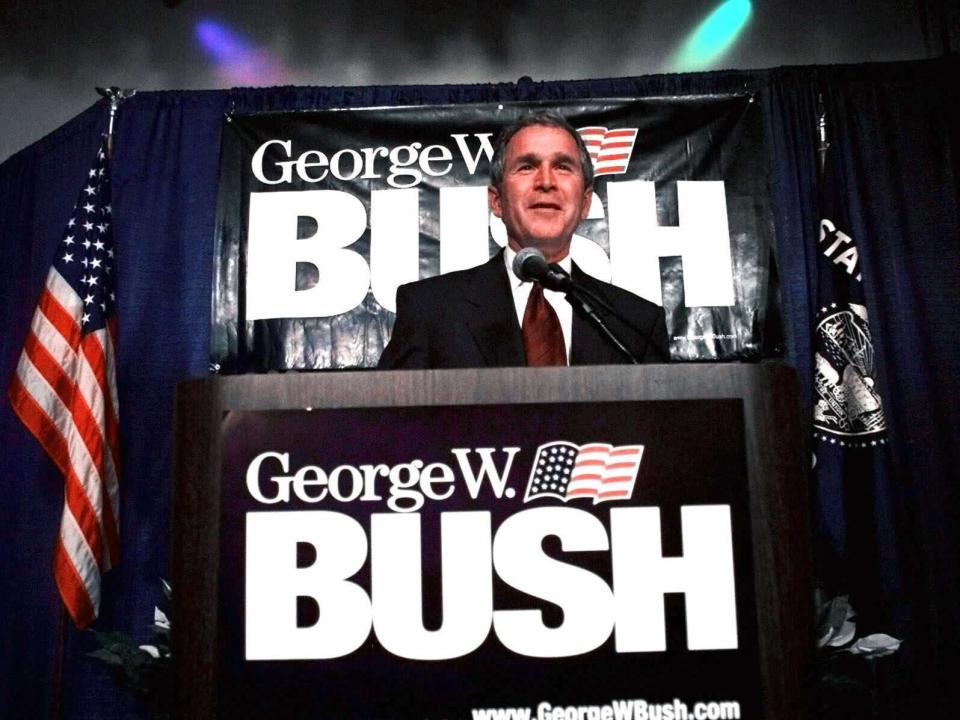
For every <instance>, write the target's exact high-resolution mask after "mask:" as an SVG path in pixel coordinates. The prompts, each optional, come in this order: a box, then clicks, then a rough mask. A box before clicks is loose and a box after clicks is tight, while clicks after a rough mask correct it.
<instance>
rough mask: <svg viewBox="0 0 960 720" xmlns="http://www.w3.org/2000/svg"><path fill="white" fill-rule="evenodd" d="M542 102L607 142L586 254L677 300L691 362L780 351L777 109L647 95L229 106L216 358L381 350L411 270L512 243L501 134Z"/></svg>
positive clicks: (325, 360) (457, 265)
mask: <svg viewBox="0 0 960 720" xmlns="http://www.w3.org/2000/svg"><path fill="white" fill-rule="evenodd" d="M534 109H549V110H555V111H557V112H559V113H561V114H562V115H564V116H565V117H566V118H567V120H568V121H569V122H570V123H571V124H572V125H573V126H574V127H575V128H576V129H577V131H578V132H579V133H580V134H581V135H582V136H583V138H584V140H585V142H586V143H587V146H588V148H589V149H590V152H591V158H592V161H593V164H594V169H595V173H596V179H595V181H594V199H593V203H592V206H591V208H590V212H589V216H588V217H587V219H586V220H584V221H583V222H582V223H581V224H580V227H579V228H578V229H577V231H576V234H575V236H574V238H573V244H572V247H571V254H572V256H573V259H574V261H575V262H576V263H577V264H578V265H579V266H580V267H581V268H582V269H583V270H585V271H586V272H588V273H589V274H591V275H593V276H595V277H597V278H599V279H601V280H605V281H608V282H612V283H613V284H615V285H618V286H620V287H623V288H625V289H627V290H629V291H631V292H634V293H635V294H637V295H640V296H641V297H644V298H646V299H648V300H651V301H652V302H655V303H657V304H659V305H662V306H663V307H664V310H665V312H666V320H667V330H668V334H669V337H670V352H671V356H672V358H673V359H675V360H731V359H740V360H744V359H758V358H761V357H767V356H772V355H776V354H778V353H780V352H781V349H780V347H779V334H778V332H773V333H769V332H768V330H767V328H771V327H772V328H777V327H778V323H779V312H778V309H777V306H778V292H777V288H776V286H775V280H773V279H772V277H773V278H775V273H772V268H773V258H772V247H773V243H774V234H773V220H772V212H771V207H770V201H769V196H768V187H767V168H766V164H765V155H764V152H763V147H764V140H763V131H762V117H761V111H760V108H759V107H758V106H757V104H756V103H754V102H753V99H752V97H750V96H748V95H724V96H717V95H710V96H686V97H648V98H642V99H591V100H577V101H571V102H550V103H530V102H524V103H501V104H463V105H448V106H416V107H388V108H371V109H349V110H326V111H317V112H295V113H258V114H239V113H235V114H231V115H229V116H228V117H227V119H226V121H225V123H224V128H223V145H222V154H221V167H220V186H219V200H218V210H217V231H216V237H215V252H214V268H213V273H214V283H213V303H212V304H213V313H212V333H211V337H212V340H211V343H212V345H211V367H212V368H213V369H214V371H216V372H221V373H238V372H265V371H271V370H309V369H328V368H360V367H373V366H375V365H376V363H377V360H378V359H379V357H380V354H381V352H382V351H383V348H384V346H385V345H386V343H387V342H388V340H389V338H390V333H391V330H392V328H393V323H394V318H395V315H394V313H395V310H396V305H395V303H396V290H397V287H398V286H399V285H401V284H403V283H408V282H413V281H416V280H419V279H422V278H426V277H430V276H433V275H437V274H440V273H447V272H450V271H453V270H460V269H465V268H469V267H473V266H476V265H479V264H481V263H483V262H485V261H486V260H487V259H489V258H490V256H491V255H493V254H494V253H496V252H497V251H498V250H499V249H500V248H501V247H503V246H504V245H505V244H506V229H505V228H504V226H503V223H502V222H501V221H500V220H499V219H498V218H496V217H495V216H493V215H492V213H491V212H490V210H489V208H488V206H487V186H488V184H489V183H488V177H489V167H490V158H491V156H492V153H493V142H494V140H495V137H496V134H497V133H498V132H499V130H500V129H501V128H502V127H503V126H505V125H507V124H509V123H510V122H512V121H514V120H515V119H517V118H518V117H520V116H522V115H523V114H525V113H527V112H530V111H531V110H534ZM771 335H772V336H771Z"/></svg>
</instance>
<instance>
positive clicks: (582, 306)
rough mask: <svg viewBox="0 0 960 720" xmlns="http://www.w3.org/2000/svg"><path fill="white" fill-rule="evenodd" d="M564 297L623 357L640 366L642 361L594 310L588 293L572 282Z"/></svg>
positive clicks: (568, 284) (564, 291)
mask: <svg viewBox="0 0 960 720" xmlns="http://www.w3.org/2000/svg"><path fill="white" fill-rule="evenodd" d="M563 293H564V296H565V297H566V298H567V302H568V303H570V304H571V305H572V306H573V309H574V310H576V311H577V312H578V313H580V315H581V316H583V317H584V318H585V319H586V320H587V321H588V322H589V323H590V324H591V325H593V326H594V327H595V328H596V329H597V330H599V331H600V334H601V335H603V336H604V337H605V338H606V339H607V340H609V341H610V343H611V344H612V345H613V346H614V347H615V348H616V349H617V350H618V351H619V352H620V354H621V355H623V356H624V357H625V358H627V360H629V361H630V362H631V363H632V364H633V365H639V364H640V361H639V360H638V359H637V358H636V356H634V354H633V353H632V352H630V351H629V350H628V349H627V348H626V346H625V345H624V344H623V343H622V342H620V338H618V337H617V336H616V334H615V333H614V332H613V330H611V329H610V328H609V327H608V326H607V324H606V323H605V322H604V321H603V318H601V317H600V316H599V315H598V314H597V311H596V310H594V308H593V305H592V304H591V302H592V301H591V300H590V298H588V297H587V296H586V293H584V292H582V291H581V290H580V288H578V287H577V286H576V285H574V284H573V283H572V282H571V283H567V284H566V287H564V288H563Z"/></svg>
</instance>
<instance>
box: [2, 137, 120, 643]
mask: <svg viewBox="0 0 960 720" xmlns="http://www.w3.org/2000/svg"><path fill="white" fill-rule="evenodd" d="M105 148H106V145H105V144H104V145H102V146H101V148H100V151H99V152H98V153H97V159H96V162H95V163H94V165H93V167H92V168H91V169H90V171H89V173H88V174H87V178H86V181H85V183H84V187H83V189H82V190H81V191H80V197H79V199H78V200H77V203H76V205H75V206H74V208H73V213H72V215H71V216H70V220H69V221H68V222H67V227H66V229H65V230H64V233H63V239H62V240H61V241H60V245H59V246H58V247H57V251H56V256H55V257H54V260H53V264H52V266H51V267H50V272H49V273H48V275H47V280H46V284H45V285H44V288H43V291H42V292H41V293H40V300H39V302H38V303H37V308H36V310H35V311H34V314H33V321H32V322H31V324H30V332H29V334H28V335H27V339H26V341H25V342H24V344H23V351H22V352H21V354H20V362H19V363H18V365H17V372H16V374H15V375H14V376H13V379H12V381H11V383H10V389H9V396H10V403H11V405H12V406H13V409H14V411H15V412H16V413H17V415H18V416H19V417H20V419H21V420H22V421H23V424H24V425H26V426H27V429H28V430H29V431H30V432H31V433H32V434H33V435H34V437H36V438H37V440H38V441H39V442H40V445H41V446H42V447H43V449H44V450H45V451H46V452H47V454H48V455H49V456H50V458H51V460H53V462H54V463H55V464H56V466H57V467H58V468H59V469H60V472H62V473H63V478H64V504H63V514H62V516H61V520H60V532H59V535H58V537H57V540H56V544H55V547H54V554H53V574H54V579H55V581H56V583H57V587H58V588H59V590H60V596H61V597H62V598H63V603H64V605H65V606H66V608H67V611H68V612H69V613H70V616H71V617H72V618H73V621H74V623H75V624H76V625H77V627H81V628H82V627H86V626H87V625H89V624H90V623H91V622H93V620H94V619H95V618H96V617H97V613H98V611H99V608H100V576H101V574H102V573H104V572H106V571H107V570H109V569H110V567H111V566H112V565H115V564H116V562H117V560H118V556H119V549H120V544H119V531H118V515H117V513H118V510H119V494H118V469H119V454H118V449H119V442H118V425H117V387H116V367H115V361H114V357H115V351H116V341H117V317H116V305H115V303H116V297H115V294H114V292H115V290H114V287H115V286H114V279H115V278H114V276H115V274H116V273H115V268H116V262H115V258H114V246H113V231H112V227H111V226H112V223H113V221H112V215H111V213H112V209H111V206H110V174H109V170H108V166H107V158H106V152H105Z"/></svg>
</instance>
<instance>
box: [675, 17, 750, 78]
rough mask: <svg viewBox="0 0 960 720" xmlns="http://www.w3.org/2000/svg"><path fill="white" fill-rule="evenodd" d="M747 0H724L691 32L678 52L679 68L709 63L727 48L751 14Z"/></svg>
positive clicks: (693, 67)
mask: <svg viewBox="0 0 960 720" xmlns="http://www.w3.org/2000/svg"><path fill="white" fill-rule="evenodd" d="M752 9H753V7H752V4H751V3H750V0H726V2H724V3H722V4H721V5H720V6H719V7H717V8H716V9H715V10H714V11H713V12H712V13H710V15H708V16H707V18H706V19H705V20H704V21H703V22H702V23H700V25H699V27H697V29H696V30H694V31H693V33H691V34H690V36H689V37H688V38H687V39H686V41H685V42H684V43H683V46H682V47H681V48H680V51H679V52H678V53H677V59H676V69H677V70H678V71H680V72H684V71H689V70H702V69H705V68H707V67H709V66H710V65H711V64H713V63H714V62H716V61H717V60H719V59H720V57H722V56H723V54H724V53H725V52H726V51H727V50H729V49H730V46H731V45H733V42H734V40H736V39H737V37H738V36H739V35H740V31H741V30H743V28H744V26H745V25H746V24H747V20H748V19H749V18H750V13H751V11H752Z"/></svg>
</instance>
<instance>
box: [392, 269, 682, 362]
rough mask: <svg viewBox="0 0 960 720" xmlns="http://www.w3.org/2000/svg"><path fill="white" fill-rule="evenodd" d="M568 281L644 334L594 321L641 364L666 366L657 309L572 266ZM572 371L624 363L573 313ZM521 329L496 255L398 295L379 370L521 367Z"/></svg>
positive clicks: (664, 332) (664, 339)
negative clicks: (394, 316)
mask: <svg viewBox="0 0 960 720" xmlns="http://www.w3.org/2000/svg"><path fill="white" fill-rule="evenodd" d="M571 275H572V277H573V280H574V282H577V283H579V284H580V285H581V286H583V287H584V288H586V289H588V290H590V291H591V292H593V293H595V294H596V295H598V296H599V297H601V298H602V299H604V300H606V301H607V303H609V304H610V306H611V307H612V308H613V309H614V310H616V311H617V313H618V314H619V315H621V316H622V317H626V318H629V319H630V321H631V323H632V324H633V325H635V326H636V327H637V328H639V329H640V330H642V331H643V332H642V333H640V332H637V330H636V329H634V328H631V327H629V326H627V325H625V324H624V323H622V322H620V321H619V320H617V319H613V318H609V317H606V315H607V314H605V313H601V317H603V318H604V321H605V322H606V323H607V325H608V326H609V327H610V328H611V330H613V332H614V333H615V334H616V335H617V337H619V338H620V339H621V341H622V342H623V343H624V345H626V347H627V348H628V349H630V351H631V352H632V353H633V354H634V355H635V356H636V357H637V358H638V359H639V360H640V361H641V362H667V361H668V360H669V351H668V345H667V328H666V324H665V322H664V314H663V309H662V308H660V307H658V306H657V305H655V304H654V303H652V302H649V301H647V300H644V299H643V298H640V297H637V296H636V295H634V294H632V293H629V292H627V291H626V290H622V289H621V288H618V287H616V286H614V285H610V284H609V283H605V282H602V281H600V280H597V279H596V278H593V277H591V276H590V275H587V274H586V273H585V272H583V271H582V270H580V268H578V267H577V266H576V265H575V264H574V265H573V272H572V273H571ZM572 337H573V339H572V344H573V348H572V350H571V355H570V364H571V365H611V364H621V363H625V362H627V360H626V359H625V358H624V357H623V355H621V354H620V352H619V351H618V350H617V349H616V348H614V347H613V346H612V345H611V344H610V343H609V342H608V341H607V340H606V339H605V338H603V337H602V336H601V335H600V333H599V332H598V331H597V330H595V329H594V328H593V326H591V325H590V324H589V323H588V321H587V320H585V319H583V318H582V317H580V316H579V315H578V314H577V312H576V311H574V313H573V328H572ZM525 364H526V360H525V358H524V354H523V340H522V339H521V336H520V324H519V323H518V322H517V311H516V309H515V307H514V302H513V294H512V292H511V289H510V281H509V279H508V277H507V273H506V270H505V268H504V264H503V253H502V252H500V253H497V254H496V255H494V256H493V257H492V258H491V259H490V260H489V261H488V262H486V263H484V264H483V265H479V266H478V267H475V268H471V269H469V270H460V271H458V272H452V273H447V274H445V275H438V276H436V277H432V278H427V279H425V280H421V281H419V282H415V283H409V284H407V285H401V286H400V287H399V288H398V289H397V320H396V324H395V325H394V326H393V335H392V337H391V338H390V343H389V344H388V345H387V347H386V348H385V349H384V351H383V355H381V357H380V362H379V365H378V367H380V368H382V369H390V368H470V367H509V366H518V365H525Z"/></svg>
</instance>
